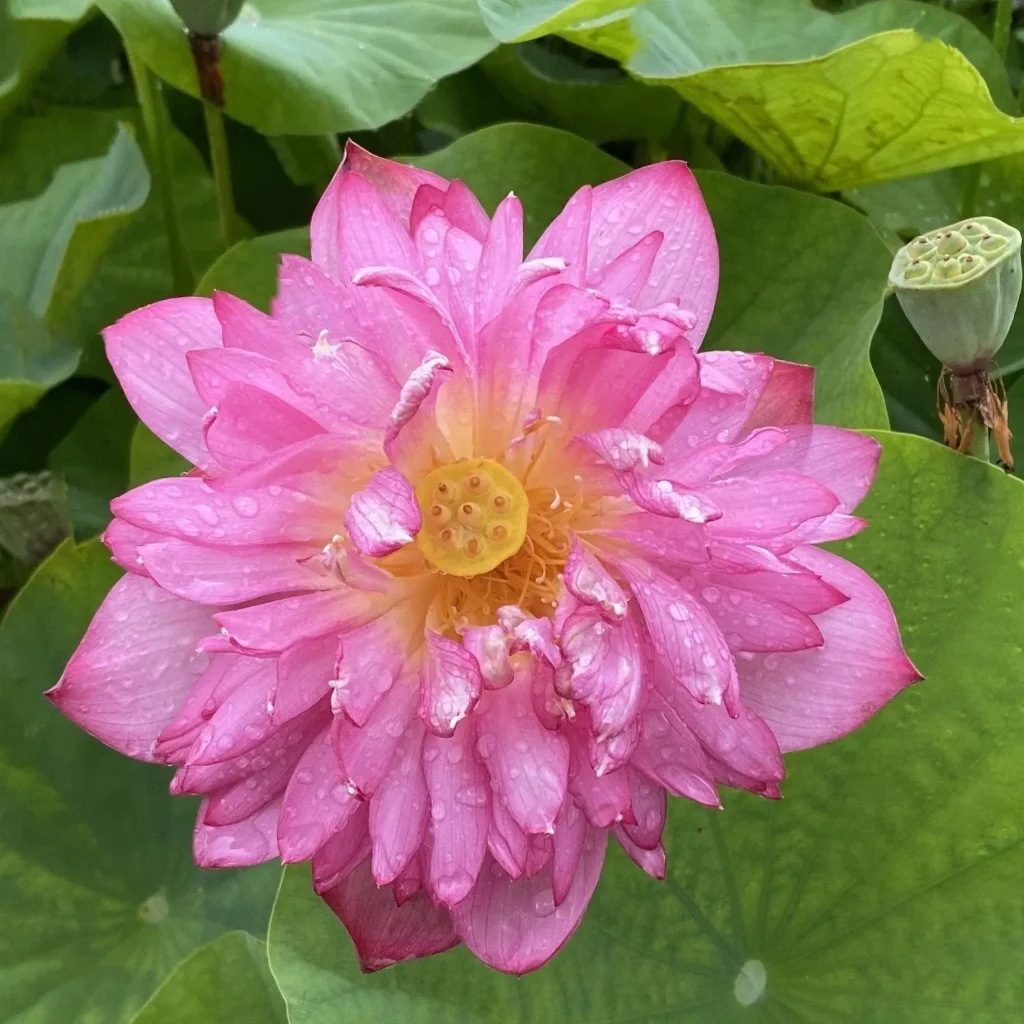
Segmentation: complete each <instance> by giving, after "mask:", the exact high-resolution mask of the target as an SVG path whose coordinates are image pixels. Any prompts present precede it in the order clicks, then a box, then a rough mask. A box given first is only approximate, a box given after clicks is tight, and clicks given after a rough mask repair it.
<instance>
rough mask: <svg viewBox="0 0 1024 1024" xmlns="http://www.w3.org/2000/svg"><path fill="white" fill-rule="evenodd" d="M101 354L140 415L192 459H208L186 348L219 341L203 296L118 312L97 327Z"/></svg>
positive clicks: (208, 461)
mask: <svg viewBox="0 0 1024 1024" xmlns="http://www.w3.org/2000/svg"><path fill="white" fill-rule="evenodd" d="M103 339H104V341H105V342H106V349H107V358H108V359H109V360H110V365H111V366H112V367H113V369H114V373H116V374H117V379H118V381H119V382H120V384H121V387H122V389H123V390H124V393H125V397H126V398H127V399H128V401H129V403H130V404H131V407H132V408H133V409H134V410H135V412H136V413H137V414H138V417H139V419H140V420H142V422H143V423H145V424H146V426H147V427H149V429H150V430H152V431H153V433H154V434H156V435H157V437H159V438H160V439H161V440H162V441H165V442H166V443H167V444H169V445H170V446H171V447H172V448H173V449H174V450H175V451H176V452H178V453H179V454H180V455H183V456H184V457H185V458H186V459H188V461H189V462H191V463H192V464H193V465H196V466H201V467H203V468H207V467H209V466H210V465H211V464H212V460H211V458H210V455H209V453H208V452H207V450H206V445H205V443H204V442H203V436H202V431H201V426H202V420H203V415H204V414H205V412H206V405H205V404H204V403H203V401H202V399H200V397H199V396H198V395H197V394H196V389H195V385H194V384H193V383H192V375H191V374H190V373H189V369H188V365H187V363H186V353H187V352H189V351H190V350H192V349H198V348H215V347H219V346H220V344H221V332H220V323H219V322H218V320H217V317H216V315H215V314H214V311H213V304H212V303H211V302H210V300H209V299H199V298H180V299H165V300H164V301H162V302H156V303H154V304H153V305H151V306H144V307H143V308H142V309H137V310H135V311H134V312H132V313H129V314H128V315H127V316H123V317H122V318H121V319H120V320H118V321H117V323H116V324H114V325H113V326H112V327H108V328H107V329H106V330H105V331H104V332H103Z"/></svg>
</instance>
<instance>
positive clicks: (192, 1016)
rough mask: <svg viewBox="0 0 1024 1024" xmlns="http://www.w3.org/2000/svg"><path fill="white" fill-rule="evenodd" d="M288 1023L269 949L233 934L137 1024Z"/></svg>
mask: <svg viewBox="0 0 1024 1024" xmlns="http://www.w3.org/2000/svg"><path fill="white" fill-rule="evenodd" d="M200 1022H202V1024H285V1009H284V1003H283V1002H282V1000H281V993H280V992H279V991H278V988H277V984H276V983H275V982H274V979H273V977H272V976H271V974H270V971H269V969H268V968H267V947H266V944H265V943H263V942H260V941H258V940H257V939H254V938H253V937H252V936H251V935H247V934H245V932H229V933H228V934H227V935H222V936H221V937H220V938H219V939H215V940H214V941H213V942H211V943H209V944H208V945H206V946H203V947H202V948H201V949H197V950H196V951H195V952H194V953H193V954H192V955H191V956H190V957H189V958H188V959H187V960H186V961H185V962H184V963H183V964H181V966H180V967H178V968H177V969H176V970H175V972H174V973H173V974H172V975H171V976H170V977H169V978H168V979H167V981H165V982H164V983H163V985H161V986H160V988H159V989H157V991H156V994H155V995H154V996H153V998H152V999H150V1001H149V1002H148V1003H146V1005H145V1006H144V1007H143V1008H142V1010H141V1011H140V1012H139V1014H138V1016H137V1017H136V1018H135V1020H134V1021H133V1024H200Z"/></svg>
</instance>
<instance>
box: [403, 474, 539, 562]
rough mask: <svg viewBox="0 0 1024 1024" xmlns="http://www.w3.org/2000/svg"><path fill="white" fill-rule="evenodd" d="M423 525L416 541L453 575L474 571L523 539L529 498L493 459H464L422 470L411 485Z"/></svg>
mask: <svg viewBox="0 0 1024 1024" xmlns="http://www.w3.org/2000/svg"><path fill="white" fill-rule="evenodd" d="M416 500H417V501H418V502H419V506H420V510H421V511H422V512H423V528H422V529H421V530H420V532H419V533H418V534H417V535H416V543H417V544H418V545H419V548H420V550H421V551H422V552H423V555H424V557H426V559H427V561H428V562H430V563H431V564H432V565H434V566H436V567H437V568H438V569H441V570H442V571H443V572H447V573H451V574H452V575H453V576H479V575H480V574H481V573H485V572H490V571H491V570H492V569H494V568H495V567H496V566H498V565H500V564H501V563H502V562H504V561H505V559H506V558H509V557H511V556H512V555H514V554H515V553H516V552H517V551H518V550H519V549H520V548H521V547H522V546H523V541H524V540H525V539H526V520H527V513H528V512H529V499H528V498H527V497H526V491H524V490H523V485H522V484H521V483H520V482H519V481H518V480H517V479H516V478H515V477H514V476H513V475H512V474H511V473H510V472H509V471H508V470H507V469H506V468H505V467H504V466H502V465H501V464H500V463H498V462H495V461H494V460H493V459H465V460H463V461H461V462H453V463H452V464H451V465H448V466H440V467H439V468H437V469H435V470H433V471H432V472H430V473H428V474H427V475H426V476H425V477H424V478H423V479H422V480H421V481H420V482H419V486H417V488H416Z"/></svg>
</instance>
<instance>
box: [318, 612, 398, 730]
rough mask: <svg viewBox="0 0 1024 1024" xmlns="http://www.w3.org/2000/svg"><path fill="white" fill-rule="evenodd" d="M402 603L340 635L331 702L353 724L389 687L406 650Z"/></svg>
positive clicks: (363, 720)
mask: <svg viewBox="0 0 1024 1024" xmlns="http://www.w3.org/2000/svg"><path fill="white" fill-rule="evenodd" d="M403 615H404V612H403V609H402V607H401V606H399V607H398V608H396V609H394V610H393V611H392V612H389V613H387V614H385V615H381V616H378V617H377V618H375V619H374V620H373V621H372V622H368V623H367V624H366V625H365V626H363V627H361V628H360V629H356V630H352V631H351V632H347V633H346V634H345V635H344V636H343V637H342V639H341V650H340V653H339V655H338V656H339V659H340V660H339V663H338V666H337V667H338V675H337V678H335V679H333V680H332V681H331V684H330V685H331V687H332V689H333V694H332V706H333V707H334V710H335V713H336V714H340V713H341V712H342V711H343V712H344V713H345V715H346V716H347V717H348V718H350V719H351V720H352V721H353V722H354V723H355V724H356V725H359V726H361V725H365V724H366V721H367V719H368V718H369V717H370V714H371V713H372V712H373V710H374V708H376V706H377V704H378V703H379V702H380V700H381V699H382V698H383V696H384V694H386V693H387V692H388V690H390V689H391V687H392V685H393V684H394V682H395V680H396V679H397V678H398V676H399V673H401V671H402V667H403V665H404V664H405V659H406V657H407V655H408V654H409V645H410V638H409V637H408V636H407V635H405V631H404V630H403V628H402V627H403V626H404V618H403Z"/></svg>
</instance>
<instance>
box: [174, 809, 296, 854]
mask: <svg viewBox="0 0 1024 1024" xmlns="http://www.w3.org/2000/svg"><path fill="white" fill-rule="evenodd" d="M206 806H207V805H206V802H205V801H204V802H203V803H202V804H200V806H199V817H198V819H197V821H196V827H195V832H194V833H193V835H192V856H193V857H194V858H195V861H196V864H198V865H199V867H201V868H244V867H250V866H252V865H253V864H262V863H264V861H268V860H273V859H274V857H276V856H277V815H278V811H279V810H280V806H281V805H280V801H276V800H275V801H274V802H273V803H269V804H267V805H265V806H264V807H261V808H260V809H259V810H258V811H256V813H255V814H253V815H252V816H251V817H249V818H245V819H244V820H242V821H237V822H235V823H234V824H232V825H207V824H206V823H205V822H204V820H203V819H204V815H205V813H206Z"/></svg>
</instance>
